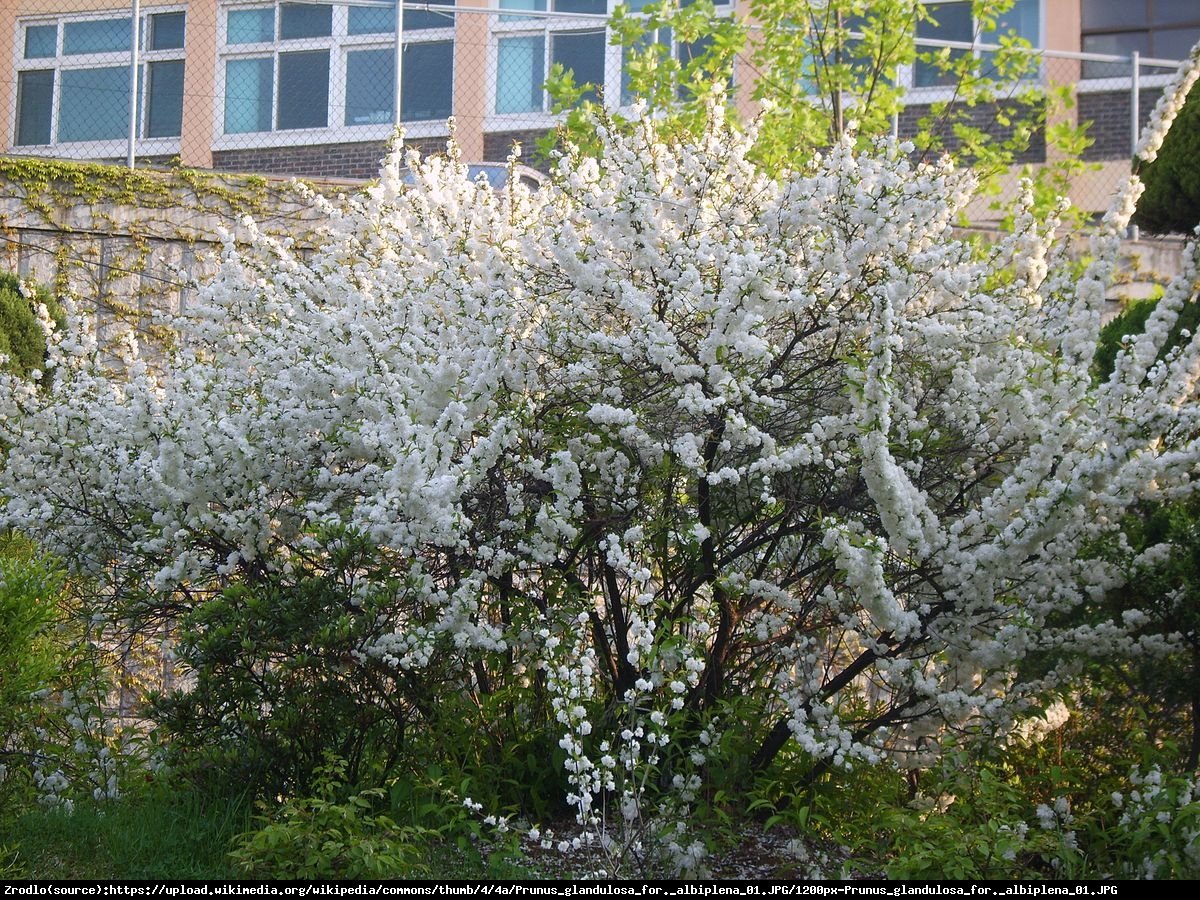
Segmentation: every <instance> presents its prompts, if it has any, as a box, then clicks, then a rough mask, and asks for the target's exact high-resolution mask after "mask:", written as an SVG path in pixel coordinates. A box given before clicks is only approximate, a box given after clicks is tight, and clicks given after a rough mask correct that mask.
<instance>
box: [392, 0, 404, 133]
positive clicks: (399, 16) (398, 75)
mask: <svg viewBox="0 0 1200 900" xmlns="http://www.w3.org/2000/svg"><path fill="white" fill-rule="evenodd" d="M394 74H395V79H396V80H395V82H394V84H393V88H394V90H395V91H396V102H395V110H396V115H395V122H393V123H392V124H394V125H395V126H396V127H397V128H398V127H400V124H401V122H403V121H404V110H403V109H401V105H402V104H403V102H404V101H403V99H402V98H403V96H404V0H396V71H395V73H394Z"/></svg>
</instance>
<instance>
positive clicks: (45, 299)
mask: <svg viewBox="0 0 1200 900" xmlns="http://www.w3.org/2000/svg"><path fill="white" fill-rule="evenodd" d="M39 305H41V306H45V307H46V311H47V312H48V313H49V315H50V316H51V318H52V319H55V320H58V321H59V322H60V324H61V320H62V315H63V313H62V309H61V308H60V307H59V305H58V304H57V303H56V302H55V301H54V298H53V297H51V296H50V294H49V292H47V291H46V290H45V288H41V287H36V286H31V285H28V284H22V282H21V280H20V279H19V278H18V277H17V276H16V275H11V274H9V273H7V272H3V273H0V356H3V357H5V359H4V362H3V363H0V365H3V367H4V368H5V369H7V370H8V371H10V372H14V373H16V374H17V375H21V376H27V375H29V374H30V373H31V372H34V371H35V370H39V369H41V368H42V365H43V364H44V362H45V359H46V335H45V333H44V332H43V330H42V325H41V323H40V322H39V321H38V307H39Z"/></svg>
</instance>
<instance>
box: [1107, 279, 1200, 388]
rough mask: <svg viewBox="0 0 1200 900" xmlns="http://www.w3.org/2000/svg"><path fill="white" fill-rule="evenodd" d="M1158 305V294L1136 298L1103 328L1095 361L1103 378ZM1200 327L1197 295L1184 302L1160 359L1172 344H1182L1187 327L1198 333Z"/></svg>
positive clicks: (1199, 308)
mask: <svg viewBox="0 0 1200 900" xmlns="http://www.w3.org/2000/svg"><path fill="white" fill-rule="evenodd" d="M1157 305H1158V299H1157V298H1150V299H1147V300H1135V301H1133V302H1132V303H1129V304H1127V305H1126V306H1125V308H1124V309H1123V310H1122V311H1121V313H1120V315H1118V316H1117V317H1116V318H1114V319H1113V320H1112V321H1111V322H1109V323H1108V324H1107V325H1105V326H1104V327H1103V328H1102V329H1101V330H1100V340H1099V341H1098V343H1097V347H1096V359H1095V363H1094V365H1095V369H1096V374H1097V375H1098V376H1099V377H1100V378H1101V379H1105V378H1108V376H1109V375H1111V374H1112V370H1113V366H1114V364H1115V363H1116V361H1117V353H1118V352H1120V350H1121V347H1122V346H1123V345H1124V343H1125V339H1126V338H1127V337H1133V336H1135V335H1139V334H1141V333H1142V332H1143V331H1145V329H1146V321H1147V320H1148V319H1149V318H1150V314H1151V313H1152V312H1154V308H1155V307H1156V306H1157ZM1197 328H1200V300H1197V299H1196V298H1193V299H1192V300H1191V301H1190V302H1189V303H1187V304H1185V305H1184V307H1183V309H1182V310H1181V311H1180V313H1179V317H1178V318H1177V319H1176V320H1175V324H1174V325H1173V326H1172V327H1171V331H1170V335H1169V337H1168V338H1167V341H1166V343H1164V344H1163V350H1162V353H1160V354H1159V359H1164V358H1165V357H1166V355H1167V353H1169V352H1170V350H1171V348H1172V347H1178V346H1179V345H1180V342H1181V341H1182V340H1183V339H1184V332H1185V331H1186V332H1187V333H1188V334H1195V333H1196V329H1197Z"/></svg>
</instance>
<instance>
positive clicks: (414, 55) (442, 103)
mask: <svg viewBox="0 0 1200 900" xmlns="http://www.w3.org/2000/svg"><path fill="white" fill-rule="evenodd" d="M403 85H404V86H403V88H402V91H403V93H402V94H401V104H400V115H401V119H402V120H403V121H405V122H419V121H422V120H426V119H446V118H448V117H449V116H450V115H451V114H452V112H453V96H454V43H453V42H452V41H432V42H425V43H420V44H405V46H404V82H403Z"/></svg>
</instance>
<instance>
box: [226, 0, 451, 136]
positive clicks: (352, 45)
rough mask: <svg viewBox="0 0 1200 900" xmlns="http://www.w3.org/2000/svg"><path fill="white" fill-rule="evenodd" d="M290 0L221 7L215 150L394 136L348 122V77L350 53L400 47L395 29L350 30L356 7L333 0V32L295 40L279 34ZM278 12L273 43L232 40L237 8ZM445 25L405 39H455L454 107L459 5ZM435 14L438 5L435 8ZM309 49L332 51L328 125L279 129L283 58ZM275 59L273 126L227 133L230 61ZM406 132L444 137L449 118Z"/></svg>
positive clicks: (387, 127) (385, 125) (239, 1)
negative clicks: (233, 15)
mask: <svg viewBox="0 0 1200 900" xmlns="http://www.w3.org/2000/svg"><path fill="white" fill-rule="evenodd" d="M287 2H289V0H258V2H255V0H222V2H221V3H220V5H219V6H218V22H217V67H216V75H215V78H214V90H213V94H214V99H213V112H214V114H213V150H214V151H223V150H248V149H259V148H268V147H297V146H307V145H312V144H357V143H364V142H370V141H380V140H387V139H388V138H389V137H391V135H392V132H393V131H394V129H395V125H394V124H393V123H392V122H391V121H390V120H389V121H388V122H379V123H375V122H372V123H364V124H360V125H354V124H351V125H346V124H344V119H345V106H346V87H347V84H346V80H347V70H348V59H347V58H348V55H349V54H350V53H351V52H353V51H356V50H394V49H395V46H396V39H395V34H394V33H384V32H379V33H376V34H350V33H349V19H350V12H349V10H350V6H351V5H352V4H349V3H346V2H337V0H328V3H327V5H330V6H332V7H333V13H332V27H331V28H330V34H329V35H328V36H323V37H312V38H289V39H286V40H285V39H283V38H280V37H278V35H279V33H280V27H281V22H282V16H283V13H282V7H283V5H284V4H285V3H287ZM295 2H297V3H303V4H305V5H309V3H316V4H317V5H320V2H319V0H308V2H306V0H295ZM266 8H273V9H274V11H275V19H274V22H275V25H274V32H273V34H274V35H276V37H274V38H273V39H272V40H270V41H262V42H259V43H253V44H230V43H229V13H230V12H231V11H236V10H249V9H266ZM445 8H446V11H447V12H448V13H451V14H450V15H448V16H447V20H446V21H447V24H446V27H445V28H422V29H416V30H412V31H409V30H408V29H405V32H404V43H405V45H411V44H418V43H420V44H432V43H449V44H451V46H452V50H451V65H450V78H451V84H450V96H451V106H452V107H453V105H454V88H455V81H456V79H457V72H456V69H457V65H456V61H457V59H456V55H455V53H456V50H457V46H456V44H457V41H456V35H455V31H456V25H457V20H458V19H457V13H456V12H454V11H455V10H456V8H457V4H453V5H451V4H447V5H446V7H445ZM430 9H431V10H432V11H434V12H436V11H437V9H438V8H437V7H434V6H431V7H430ZM305 50H327V51H328V53H329V91H328V95H327V97H326V113H325V123H326V124H325V126H324V127H314V128H288V129H279V128H277V127H275V126H276V123H277V122H278V117H279V57H280V56H281V55H282V54H286V53H294V52H301V51H305ZM267 57H270V58H271V61H272V82H271V126H272V127H271V130H269V131H246V132H233V133H229V134H227V133H226V132H225V81H226V70H225V67H226V63H227V62H228V61H230V60H236V59H264V58H267ZM404 131H405V133H406V135H408V136H409V137H415V138H421V137H439V136H443V135H446V134H448V133H449V132H448V126H447V124H446V121H445V119H437V120H433V119H431V120H426V121H415V122H412V121H410V122H405V123H404Z"/></svg>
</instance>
